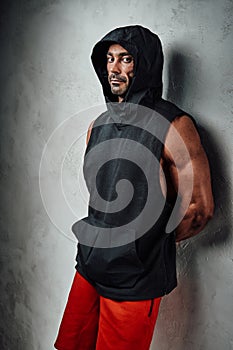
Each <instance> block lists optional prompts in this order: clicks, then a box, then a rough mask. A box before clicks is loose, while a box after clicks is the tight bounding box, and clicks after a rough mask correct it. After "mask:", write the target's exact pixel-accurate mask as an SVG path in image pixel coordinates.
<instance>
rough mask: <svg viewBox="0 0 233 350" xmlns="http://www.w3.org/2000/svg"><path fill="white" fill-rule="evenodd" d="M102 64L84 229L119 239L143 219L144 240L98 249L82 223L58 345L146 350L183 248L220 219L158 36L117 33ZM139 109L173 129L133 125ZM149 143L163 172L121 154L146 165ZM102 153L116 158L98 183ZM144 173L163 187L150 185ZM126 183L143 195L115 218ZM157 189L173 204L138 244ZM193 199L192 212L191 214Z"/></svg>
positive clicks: (98, 60) (98, 52) (100, 56)
mask: <svg viewBox="0 0 233 350" xmlns="http://www.w3.org/2000/svg"><path fill="white" fill-rule="evenodd" d="M92 62H93V65H94V68H95V71H96V73H97V75H98V77H99V79H100V82H101V84H102V87H103V93H104V96H105V100H106V102H108V108H107V111H106V112H104V113H103V114H101V115H100V116H99V117H98V118H97V119H96V120H94V121H93V122H92V123H91V125H90V126H89V129H88V133H87V140H86V141H87V149H86V153H85V157H84V158H85V159H84V176H85V179H86V182H87V186H88V189H89V192H90V204H89V212H88V214H89V215H88V217H87V218H85V220H84V221H86V222H88V223H89V224H90V225H92V227H94V228H95V229H96V230H97V231H98V235H97V236H96V237H100V234H101V229H102V228H106V227H110V228H114V229H115V228H117V229H120V231H117V232H120V233H119V235H118V236H117V237H118V238H119V237H120V238H121V235H123V234H124V233H125V232H127V227H128V226H127V225H128V224H129V223H130V222H131V221H132V222H133V220H134V219H135V220H136V222H137V225H138V226H136V228H133V229H129V230H128V232H130V233H131V234H132V235H135V240H131V241H127V242H126V243H125V244H122V245H119V244H118V245H115V246H111V247H107V248H106V247H101V246H98V247H96V246H95V247H90V246H88V244H85V242H82V239H83V238H85V239H86V237H88V234H89V233H88V229H87V228H86V226H84V229H83V228H82V227H83V226H80V223H81V221H83V219H82V220H80V221H79V222H77V223H75V224H74V225H73V227H72V230H73V232H74V233H75V234H76V235H77V237H78V238H79V237H80V239H81V241H80V242H79V243H78V254H77V257H76V260H77V265H76V269H77V271H76V274H75V278H74V281H73V284H72V288H71V291H70V294H69V298H68V302H67V305H66V309H65V312H64V315H63V319H62V322H61V326H60V329H59V334H58V337H57V340H56V343H55V347H56V348H57V349H59V350H91V349H93V350H94V349H96V350H114V349H117V350H126V349H127V350H146V349H149V347H150V343H151V339H152V335H153V331H154V327H155V323H156V319H157V315H158V311H159V305H160V302H161V298H162V297H163V295H165V294H168V293H170V292H171V291H172V290H173V289H174V288H175V287H176V285H177V280H176V264H175V251H176V247H175V242H179V241H181V240H184V239H187V238H189V237H191V236H194V235H196V234H198V233H199V232H200V231H201V230H202V229H203V228H204V227H205V225H206V223H207V222H208V220H209V219H210V218H211V217H212V215H213V208H214V204H213V196H212V190H211V181H210V171H209V165H208V160H207V157H206V154H205V152H204V150H203V147H202V145H201V142H200V137H199V134H198V132H197V128H196V123H195V121H194V119H193V118H192V117H191V116H190V115H187V113H185V112H184V111H182V110H181V109H179V108H178V107H177V106H175V105H174V104H172V103H170V102H168V101H165V100H163V99H162V67H163V53H162V47H161V43H160V40H159V38H158V36H157V35H155V34H154V33H152V32H151V31H150V30H148V29H147V28H144V27H142V26H138V25H136V26H127V27H122V28H117V29H115V30H113V31H111V32H110V33H108V34H107V35H106V36H105V37H104V38H102V39H101V40H100V41H99V42H98V43H97V44H96V45H95V47H94V49H93V52H92ZM127 103H128V104H129V105H130V107H129V108H128V107H127ZM132 106H135V109H134V107H132ZM139 107H140V108H141V107H142V108H143V107H145V115H144V114H143V115H142V114H141V113H139V119H140V120H139V121H140V122H143V121H144V120H146V115H147V114H148V113H147V109H148V108H149V109H150V110H151V111H153V112H152V113H151V114H150V113H149V115H151V116H153V113H154V112H156V113H157V115H160V116H162V118H163V120H165V121H166V123H165V124H164V125H162V126H161V125H160V123H159V122H158V121H159V120H160V119H156V117H153V118H155V119H153V118H150V119H148V120H149V121H151V120H152V122H153V120H156V121H157V122H154V123H153V124H152V125H153V126H154V127H155V131H156V133H157V134H156V135H155V136H153V135H152V134H153V133H150V132H149V131H150V130H149V131H148V129H147V130H146V124H145V130H143V129H142V128H138V127H137V126H136V125H132V124H133V123H132V120H135V119H134V118H135V115H137V113H138V110H140V108H139ZM143 113H144V112H143ZM127 122H128V124H127ZM162 124H163V123H162ZM170 125H172V126H173V127H174V128H175V129H176V130H177V131H178V133H179V134H180V136H181V138H182V139H183V142H184V144H185V146H186V147H182V144H181V143H179V142H177V138H176V137H175V134H174V132H173V130H174V129H173V128H172V127H170ZM159 138H160V139H159ZM115 140H117V142H118V143H117V145H119V147H118V149H116V143H114V142H115ZM108 141H111V142H112V143H109V142H108ZM126 141H129V142H132V141H136V143H134V144H133V145H135V146H133V147H132V146H129V147H128V146H127V142H126ZM128 145H131V144H130V143H128ZM137 145H138V146H137ZM141 145H143V146H145V147H146V149H149V150H150V151H151V153H152V154H153V156H155V157H156V159H158V160H159V162H158V164H159V165H158V166H157V167H156V166H155V167H154V168H153V167H152V165H151V164H152V162H150V160H149V159H150V158H149V153H147V152H146V151H144V152H145V153H143V156H142V157H141V159H140V161H144V163H143V171H142V169H141V168H140V166H139V167H138V166H136V165H135V164H132V163H134V162H131V161H130V160H128V159H124V157H123V156H122V157H121V156H120V155H121V154H122V153H121V152H122V150H123V151H124V152H127V150H128V149H130V152H131V155H132V157H135V158H133V159H135V160H136V159H137V158H140V154H141V149H140V146H141ZM163 145H164V147H163ZM97 146H98V147H100V146H101V147H102V149H101V150H102V151H101V152H100V153H98V154H99V155H103V156H104V155H105V153H107V154H110V155H112V159H110V160H109V161H108V162H106V163H105V164H104V166H103V167H102V168H101V171H99V172H98V174H97V175H96V178H95V179H96V181H93V178H88V176H90V175H89V174H90V172H91V171H92V170H93V169H94V163H95V162H96V161H97V160H98V159H96V158H98V157H95V156H91V154H92V152H91V151H93V150H94V149H95V147H97ZM144 149H145V148H143V150H144ZM187 151H188V154H189V156H188V157H187ZM147 154H148V159H147V158H146V157H147ZM116 155H118V157H116ZM99 157H101V156H99ZM151 169H152V170H151ZM161 169H162V170H163V171H161ZM163 172H164V174H165V177H164V176H162V173H163ZM144 173H148V174H149V178H150V177H151V178H152V180H153V181H152V184H150V186H148V183H147V182H146V181H145V176H144V175H145V174H144ZM122 178H126V179H128V180H129V181H130V182H131V183H132V184H133V186H134V196H133V197H132V200H131V201H130V202H129V203H128V205H126V206H125V208H123V209H122V210H120V211H118V212H115V213H113V212H110V211H108V208H109V207H108V205H111V203H112V201H114V200H115V199H116V198H117V196H116V190H115V187H116V185H117V183H118V181H119V180H121V179H122ZM90 179H91V180H90ZM93 182H95V183H93ZM191 185H192V191H191V199H190V198H188V195H189V194H190V186H191ZM96 187H97V189H98V192H99V193H100V194H101V196H102V197H103V198H104V199H105V201H106V203H107V204H106V207H105V210H98V208H96V206H95V205H94V204H96V203H97V204H98V201H97V202H96V198H97V194H96V193H97V192H96ZM125 188H126V189H127V187H125ZM155 188H156V191H157V192H156V193H157V194H158V198H162V197H163V196H164V197H165V206H164V209H163V210H162V213H161V215H160V216H159V217H158V219H157V220H155V221H156V222H154V223H153V225H151V227H150V228H149V229H148V230H146V232H144V234H142V235H140V236H137V235H136V233H137V231H139V228H140V229H141V228H144V227H145V226H146V224H147V221H148V220H145V217H143V216H140V214H141V212H142V211H143V209H144V208H145V207H146V204H147V202H148V198H149V197H150V193H154V192H153V191H154V189H155ZM166 188H167V191H166ZM159 191H161V192H162V196H160V192H159ZM155 197H157V195H156V196H152V204H153V205H154V211H152V212H150V216H147V219H148V218H149V220H150V217H152V219H153V215H154V212H155V211H156V207H157V206H158V203H159V201H158V198H155ZM178 197H179V198H180V210H181V211H182V210H183V219H182V220H181V222H180V223H179V225H178V226H177V227H176V229H175V230H172V232H171V233H169V234H168V233H166V224H167V222H168V220H169V216H170V214H171V212H172V209H173V207H174V205H175V202H176V200H177V198H178ZM161 200H162V199H161ZM187 200H188V208H186V210H185V212H184V208H185V203H187ZM109 203H110V204H109ZM141 217H142V218H143V219H142V220H141V221H140V220H139V218H141ZM143 220H144V221H143ZM90 227H91V226H89V228H90ZM82 230H83V232H82ZM125 230H126V231H125ZM109 232H110V231H109ZM81 233H83V235H82V234H81ZM131 237H133V236H131Z"/></svg>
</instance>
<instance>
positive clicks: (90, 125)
mask: <svg viewBox="0 0 233 350" xmlns="http://www.w3.org/2000/svg"><path fill="white" fill-rule="evenodd" d="M95 120H96V119H93V120H92V121H91V122H90V124H89V126H88V130H87V137H86V144H88V142H89V139H90V136H91V130H92V128H93V124H94V122H95Z"/></svg>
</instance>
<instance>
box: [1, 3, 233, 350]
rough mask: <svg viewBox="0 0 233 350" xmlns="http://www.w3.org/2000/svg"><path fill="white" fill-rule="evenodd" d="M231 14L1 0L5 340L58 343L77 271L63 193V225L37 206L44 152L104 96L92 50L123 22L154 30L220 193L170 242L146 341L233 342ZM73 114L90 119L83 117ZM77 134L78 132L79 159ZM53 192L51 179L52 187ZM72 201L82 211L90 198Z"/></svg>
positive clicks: (205, 348)
mask: <svg viewBox="0 0 233 350" xmlns="http://www.w3.org/2000/svg"><path fill="white" fill-rule="evenodd" d="M232 14H233V2H232V1H230V0H222V1H219V0H212V1H209V0H197V1H192V0H165V1H158V0H153V1H152V0H144V1H138V0H128V1H122V0H119V1H116V2H112V1H111V2H110V1H102V0H97V1H94V0H92V1H91V0H86V1H81V0H79V1H75V0H73V1H71V0H69V1H65V0H57V1H56V0H55V1H54V0H53V1H52V0H50V1H49V0H40V1H36V0H32V1H26V0H25V1H23V0H22V1H19V0H18V1H15V2H13V1H11V2H9V1H5V2H4V1H3V2H2V4H1V9H0V21H1V24H0V48H1V65H0V75H1V95H0V102H1V105H0V112H1V113H0V114H1V137H0V141H1V248H0V249H1V257H0V271H1V300H0V310H1V320H0V337H1V340H0V348H1V349H2V350H6V349H11V350H13V349H17V350H45V349H46V350H48V349H53V342H54V340H55V337H56V334H57V329H58V326H59V323H60V320H61V317H62V313H63V309H64V307H65V303H66V298H67V296H68V292H69V288H70V283H71V281H72V278H73V275H74V265H75V261H74V258H75V254H76V242H75V240H74V239H71V236H69V231H70V225H71V222H70V218H69V217H68V215H66V214H65V212H64V211H63V210H62V209H63V205H62V204H61V203H60V201H59V200H58V201H56V202H54V207H56V208H58V209H57V210H58V211H59V214H58V212H57V213H56V215H57V217H58V216H59V217H60V218H61V222H63V223H64V226H63V228H62V229H61V228H60V226H59V225H56V222H55V221H54V220H52V218H51V215H47V212H46V210H45V207H44V205H43V202H42V198H41V195H40V188H39V166H40V161H41V156H42V151H43V149H44V146H45V144H46V141H47V140H48V138H49V136H50V135H51V133H52V132H53V131H54V129H55V128H56V127H57V126H58V125H60V123H61V122H63V121H64V120H66V119H67V118H69V117H70V116H72V115H74V114H75V113H77V112H78V111H80V110H83V109H86V108H88V107H89V106H92V105H96V104H100V103H102V102H103V97H102V94H101V88H100V85H99V83H98V81H97V79H96V76H95V73H94V70H93V69H92V67H91V64H90V52H91V49H92V47H93V45H94V43H95V42H96V40H98V39H99V38H100V37H102V36H103V35H104V34H105V33H106V32H108V31H109V30H110V29H113V28H114V27H117V26H121V25H127V24H142V25H144V26H146V27H148V28H150V29H151V30H152V31H155V32H157V33H158V34H159V36H160V38H161V40H162V43H163V47H164V53H165V69H164V97H165V98H168V99H170V100H172V101H174V102H176V103H177V104H178V105H179V106H180V107H181V108H183V109H185V110H187V112H189V113H190V114H192V115H193V116H194V117H196V119H197V121H198V122H199V124H200V125H201V129H202V139H203V143H204V145H205V147H206V150H207V153H208V156H209V159H210V164H211V171H212V176H213V185H214V192H215V202H216V211H215V217H214V219H213V220H212V222H210V223H209V224H208V226H207V228H206V229H205V230H204V232H203V233H202V234H200V235H199V236H198V237H196V238H193V239H191V240H189V241H187V242H185V243H182V244H180V246H179V247H178V248H177V258H178V277H179V287H178V288H176V289H175V290H174V291H173V292H172V293H171V294H170V295H168V296H166V297H165V298H164V300H163V303H162V306H161V313H160V315H159V320H158V323H157V327H156V330H155V333H154V338H153V343H152V345H151V350H155V349H158V350H167V349H172V350H187V349H190V350H191V349H193V350H219V349H223V350H230V349H233V326H232V325H233V303H232V300H233V246H232V233H231V228H232V226H231V224H232V216H231V215H232V214H231V203H232V192H231V191H232V188H231V177H232V167H231V158H232V157H231V154H232V130H233V125H232V92H233V90H232V72H233V70H232V66H233V65H232V63H233V62H232V57H233V52H232V47H233V40H232ZM90 118H91V116H90ZM78 123H79V124H78V125H80V128H86V126H87V125H88V123H89V120H88V118H87V119H85V120H82V119H81V118H79V119H78ZM80 130H81V129H80ZM80 130H77V133H78V132H79V133H80ZM84 143H85V135H83V136H82V138H81V144H82V146H81V150H79V152H80V157H79V158H77V165H79V166H80V163H81V159H80V158H81V155H82V151H83V148H84ZM60 146H61V147H62V142H61V143H60ZM82 147H83V148H82ZM56 151H57V153H59V151H60V149H59V147H58V148H56ZM49 169H50V170H51V172H52V169H53V164H50V168H49ZM67 169H70V168H69V166H68V167H67ZM67 183H69V182H68V181H67ZM53 191H54V188H53V185H52V183H49V180H48V184H47V193H48V197H49V198H54V197H53V196H54V193H53ZM71 192H72V191H71ZM76 203H79V205H80V208H79V211H78V215H79V216H80V217H82V216H83V215H82V214H83V213H84V211H85V206H86V203H85V201H78V200H77V201H76ZM56 215H55V216H56ZM65 231H66V232H67V235H66V234H64V232H65Z"/></svg>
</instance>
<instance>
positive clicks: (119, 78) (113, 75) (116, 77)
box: [109, 73, 127, 83]
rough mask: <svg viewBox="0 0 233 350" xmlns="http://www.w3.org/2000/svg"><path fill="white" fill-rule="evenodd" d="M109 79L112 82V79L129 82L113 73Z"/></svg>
mask: <svg viewBox="0 0 233 350" xmlns="http://www.w3.org/2000/svg"><path fill="white" fill-rule="evenodd" d="M109 79H110V80H112V79H116V80H119V81H122V82H124V83H126V82H127V79H126V78H125V77H123V76H121V75H120V74H115V73H112V74H111V75H110V76H109Z"/></svg>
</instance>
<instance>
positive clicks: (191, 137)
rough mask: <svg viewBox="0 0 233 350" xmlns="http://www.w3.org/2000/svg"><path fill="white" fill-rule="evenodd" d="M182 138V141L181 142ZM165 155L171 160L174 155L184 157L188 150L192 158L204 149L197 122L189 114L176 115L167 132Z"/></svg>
mask: <svg viewBox="0 0 233 350" xmlns="http://www.w3.org/2000/svg"><path fill="white" fill-rule="evenodd" d="M179 140H181V142H179ZM164 146H165V147H164V157H165V158H166V159H167V160H171V158H172V156H171V153H172V155H173V157H174V155H176V154H177V155H179V158H181V159H182V158H184V157H185V154H186V155H187V151H188V154H189V156H191V158H193V157H195V156H196V155H198V154H199V153H200V152H202V151H203V148H202V145H201V140H200V136H199V133H198V130H197V127H196V123H195V121H194V119H193V118H192V117H190V116H189V115H186V114H184V115H181V116H178V117H176V118H175V119H174V120H173V121H172V123H171V126H170V128H169V130H168V132H167V135H166V139H165V144H164Z"/></svg>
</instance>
